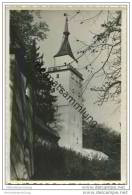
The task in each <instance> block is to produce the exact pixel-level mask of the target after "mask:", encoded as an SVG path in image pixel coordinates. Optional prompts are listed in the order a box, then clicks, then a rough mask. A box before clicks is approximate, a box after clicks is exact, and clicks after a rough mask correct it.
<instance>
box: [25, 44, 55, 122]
mask: <svg viewBox="0 0 132 195" xmlns="http://www.w3.org/2000/svg"><path fill="white" fill-rule="evenodd" d="M28 64H29V65H30V67H32V68H31V72H30V77H29V82H30V83H31V85H32V89H33V99H34V105H33V107H34V111H35V115H36V116H37V117H40V118H41V119H42V120H43V122H44V123H45V124H46V125H48V124H50V123H53V122H55V121H56V118H55V112H56V109H55V102H56V96H53V95H52V93H51V92H52V88H53V85H52V82H51V81H50V79H49V78H48V77H46V73H45V71H46V69H45V67H44V62H43V55H41V56H40V54H39V48H37V46H36V41H35V40H34V41H33V45H32V48H31V51H30V58H29V61H28Z"/></svg>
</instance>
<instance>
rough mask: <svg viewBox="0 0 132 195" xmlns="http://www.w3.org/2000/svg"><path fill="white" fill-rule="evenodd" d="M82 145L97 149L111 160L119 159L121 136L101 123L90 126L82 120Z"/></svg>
mask: <svg viewBox="0 0 132 195" xmlns="http://www.w3.org/2000/svg"><path fill="white" fill-rule="evenodd" d="M83 147H85V148H91V149H95V150H99V151H101V152H103V153H105V154H107V155H108V156H109V157H110V158H111V159H112V160H116V161H120V154H121V136H120V134H119V133H117V132H115V131H113V130H111V129H110V128H108V127H106V126H104V125H102V124H98V125H97V126H96V127H94V128H91V127H90V126H89V124H87V122H85V121H83Z"/></svg>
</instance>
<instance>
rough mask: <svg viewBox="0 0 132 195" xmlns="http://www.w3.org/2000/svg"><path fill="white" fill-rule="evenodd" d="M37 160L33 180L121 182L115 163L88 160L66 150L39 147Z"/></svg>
mask: <svg viewBox="0 0 132 195" xmlns="http://www.w3.org/2000/svg"><path fill="white" fill-rule="evenodd" d="M35 159H36V160H35V167H36V169H35V175H34V177H33V178H32V179H33V180H120V169H119V166H118V164H116V162H115V161H113V160H108V161H103V160H101V161H100V160H97V159H93V160H88V159H87V158H86V157H83V156H82V155H81V154H78V153H76V152H74V151H72V150H68V149H65V148H60V147H56V148H53V147H50V148H49V147H46V146H38V147H36V152H35Z"/></svg>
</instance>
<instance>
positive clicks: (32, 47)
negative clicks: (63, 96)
mask: <svg viewBox="0 0 132 195" xmlns="http://www.w3.org/2000/svg"><path fill="white" fill-rule="evenodd" d="M39 13H40V12H37V11H29V10H22V11H19V10H18V11H17V10H11V11H10V52H11V53H15V54H16V58H17V62H18V65H19V66H20V71H22V72H23V73H24V75H25V76H26V78H27V85H28V86H30V87H31V88H32V90H31V91H32V98H33V109H34V114H37V115H38V116H39V117H41V118H42V119H43V121H44V122H45V123H46V124H49V123H51V122H54V121H55V120H56V119H55V117H54V114H55V107H54V103H55V101H56V98H55V97H54V96H52V95H51V89H52V85H51V82H50V81H49V80H48V78H46V76H45V74H43V75H42V72H43V71H44V68H43V67H42V66H43V65H44V62H43V55H41V56H40V54H39V48H37V47H36V42H35V40H38V41H40V40H44V39H46V38H47V34H46V33H47V32H48V30H49V29H48V25H47V24H46V23H44V22H41V20H39V19H40V15H39ZM35 17H37V20H35V19H34V18H35ZM36 21H37V22H36Z"/></svg>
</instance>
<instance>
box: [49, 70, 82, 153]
mask: <svg viewBox="0 0 132 195" xmlns="http://www.w3.org/2000/svg"><path fill="white" fill-rule="evenodd" d="M50 74H51V76H52V77H53V78H54V80H55V81H57V82H58V84H61V86H62V87H63V88H64V90H65V91H67V92H68V94H69V95H70V96H71V97H73V98H74V99H75V100H76V102H77V103H79V104H80V105H82V97H81V92H82V84H81V82H82V80H81V78H79V77H78V76H77V75H76V74H75V73H73V72H72V71H71V70H69V69H65V70H62V71H53V72H51V73H50ZM54 94H55V95H57V97H58V100H57V105H58V114H59V115H60V116H59V124H60V126H61V130H60V131H59V136H60V140H59V145H60V146H63V147H66V148H71V149H73V150H77V149H79V148H81V147H82V115H81V114H80V113H79V111H78V110H76V109H75V108H74V107H73V105H72V104H71V103H70V102H69V101H68V100H67V99H66V98H64V97H63V95H62V94H60V93H59V89H58V90H56V91H55V92H54Z"/></svg>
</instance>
